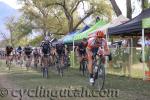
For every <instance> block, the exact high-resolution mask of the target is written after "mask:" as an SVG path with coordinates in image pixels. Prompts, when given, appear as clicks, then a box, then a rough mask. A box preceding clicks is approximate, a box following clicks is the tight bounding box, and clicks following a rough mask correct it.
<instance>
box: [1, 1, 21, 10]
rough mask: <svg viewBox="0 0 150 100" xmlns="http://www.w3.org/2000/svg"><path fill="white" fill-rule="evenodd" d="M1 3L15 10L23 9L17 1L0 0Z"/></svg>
mask: <svg viewBox="0 0 150 100" xmlns="http://www.w3.org/2000/svg"><path fill="white" fill-rule="evenodd" d="M0 2H4V3H6V4H8V5H9V6H11V7H13V8H15V9H18V8H20V7H21V5H19V4H18V2H17V0H0Z"/></svg>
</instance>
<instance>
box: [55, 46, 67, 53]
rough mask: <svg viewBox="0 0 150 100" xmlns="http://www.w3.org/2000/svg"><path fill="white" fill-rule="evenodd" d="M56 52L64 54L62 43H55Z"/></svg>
mask: <svg viewBox="0 0 150 100" xmlns="http://www.w3.org/2000/svg"><path fill="white" fill-rule="evenodd" d="M56 52H57V54H58V55H63V54H65V47H64V46H63V45H57V46H56Z"/></svg>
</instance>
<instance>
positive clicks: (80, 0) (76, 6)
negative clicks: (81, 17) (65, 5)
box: [71, 0, 85, 14]
mask: <svg viewBox="0 0 150 100" xmlns="http://www.w3.org/2000/svg"><path fill="white" fill-rule="evenodd" d="M83 1H85V0H79V1H78V2H77V3H76V5H75V6H74V7H73V9H72V10H71V14H73V13H74V12H75V11H76V9H77V8H78V6H79V4H80V3H81V2H83Z"/></svg>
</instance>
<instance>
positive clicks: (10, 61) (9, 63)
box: [6, 55, 13, 71]
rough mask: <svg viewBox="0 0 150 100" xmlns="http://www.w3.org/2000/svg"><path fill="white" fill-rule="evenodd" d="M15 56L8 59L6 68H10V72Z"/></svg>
mask: <svg viewBox="0 0 150 100" xmlns="http://www.w3.org/2000/svg"><path fill="white" fill-rule="evenodd" d="M12 60H13V56H11V55H9V56H7V58H6V66H7V67H8V70H9V71H10V69H11V65H12Z"/></svg>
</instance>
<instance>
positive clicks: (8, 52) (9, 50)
mask: <svg viewBox="0 0 150 100" xmlns="http://www.w3.org/2000/svg"><path fill="white" fill-rule="evenodd" d="M12 51H13V47H11V46H7V47H6V55H7V56H9V55H10V54H11V52H12Z"/></svg>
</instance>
